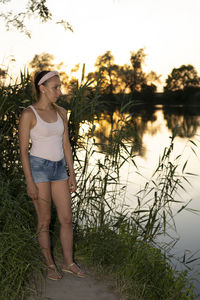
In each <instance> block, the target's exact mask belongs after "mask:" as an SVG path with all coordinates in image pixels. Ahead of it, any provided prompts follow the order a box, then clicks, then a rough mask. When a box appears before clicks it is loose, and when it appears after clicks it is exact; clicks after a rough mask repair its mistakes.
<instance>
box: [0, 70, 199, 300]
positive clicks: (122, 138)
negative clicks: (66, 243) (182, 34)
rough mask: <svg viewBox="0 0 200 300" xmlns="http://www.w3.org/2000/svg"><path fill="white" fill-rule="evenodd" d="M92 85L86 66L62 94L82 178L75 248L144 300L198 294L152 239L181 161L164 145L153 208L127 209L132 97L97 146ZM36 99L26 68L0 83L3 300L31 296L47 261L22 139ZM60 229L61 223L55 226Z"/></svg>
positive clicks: (74, 204) (0, 268)
mask: <svg viewBox="0 0 200 300" xmlns="http://www.w3.org/2000/svg"><path fill="white" fill-rule="evenodd" d="M90 84H91V82H89V81H86V82H85V81H84V68H83V76H82V81H81V82H80V84H79V83H77V85H76V88H75V90H74V94H73V96H72V98H71V102H70V103H68V102H66V101H65V98H63V99H61V100H60V103H61V104H62V105H63V106H64V107H66V108H68V109H70V110H71V111H70V117H69V132H70V138H71V142H72V148H73V156H74V161H75V172H76V174H77V180H78V190H77V192H76V193H75V194H74V196H73V199H72V209H73V225H74V236H75V242H76V243H75V250H76V251H75V254H78V251H79V253H80V254H81V255H83V256H85V258H88V259H89V260H90V261H91V262H93V263H94V264H95V265H99V266H101V268H104V269H105V270H109V271H113V273H112V274H115V275H113V276H116V277H115V278H116V281H117V282H118V285H119V286H120V287H121V289H122V290H123V292H124V293H125V294H131V293H133V292H134V293H135V297H136V298H135V299H141V300H142V299H147V297H148V296H147V295H150V297H151V298H149V299H160V298H158V295H160V294H162V293H163V295H164V296H165V298H164V297H163V299H169V300H172V299H174V300H175V299H181V300H182V299H193V298H192V291H191V290H190V289H188V290H187V284H188V281H187V276H186V274H184V273H181V274H177V275H175V273H174V272H173V271H172V269H171V268H170V267H169V265H168V262H167V260H166V259H165V257H164V256H163V255H162V253H161V251H160V250H159V249H156V248H155V247H153V246H152V245H153V241H154V239H155V238H156V236H157V234H158V233H160V232H161V231H163V227H162V226H161V225H162V224H164V225H165V221H164V222H163V220H166V218H165V219H163V214H162V212H163V211H164V210H165V206H167V205H168V207H169V206H170V203H172V202H173V201H172V199H171V198H170V197H168V193H171V194H172V192H173V191H174V192H176V186H177V184H179V185H180V181H178V182H177V181H176V178H174V175H176V174H175V169H176V166H173V165H171V164H170V160H167V159H168V158H169V153H168V151H171V150H172V148H173V147H172V146H171V148H170V150H165V151H166V152H165V153H164V155H163V158H162V160H161V161H160V167H161V166H162V168H163V169H162V170H161V169H160V167H159V168H158V170H156V173H157V174H158V178H161V181H160V182H159V181H158V183H157V185H156V184H154V185H155V186H154V190H155V193H156V192H157V198H156V197H154V207H153V210H152V209H151V207H149V209H146V211H143V209H142V206H140V207H138V208H137V211H134V212H133V214H130V210H129V208H128V207H125V206H121V203H120V202H119V201H118V200H117V199H118V197H121V196H122V195H123V193H124V191H125V188H126V187H125V186H121V184H120V182H119V176H120V168H121V166H123V164H124V163H125V162H126V161H128V160H130V161H132V163H133V164H134V148H133V147H130V146H129V144H128V142H129V137H130V136H129V132H128V133H127V131H128V128H130V124H131V123H130V122H131V121H130V120H131V119H132V117H130V118H123V117H122V115H123V113H124V112H126V109H127V110H128V108H127V103H126V104H125V105H123V106H121V107H120V108H119V114H121V115H119V127H118V128H116V127H114V126H113V127H111V128H112V129H111V133H110V136H109V138H108V141H109V143H108V144H107V145H106V147H105V145H104V148H103V149H104V151H103V152H102V151H101V152H100V151H99V148H98V147H99V143H98V142H96V141H95V138H96V137H95V130H96V123H95V121H97V120H98V119H99V118H100V115H99V114H98V109H99V108H103V105H104V103H102V102H101V99H100V98H99V94H98V88H96V89H94V90H93V93H94V94H93V97H92V98H90V93H89V94H88V90H89V89H90ZM27 98H28V99H30V100H27ZM31 100H32V91H31V87H30V81H29V74H28V73H27V74H21V82H20V84H17V85H14V86H8V87H2V88H1V93H0V111H1V119H0V127H1V129H2V130H1V144H0V153H1V164H2V165H1V168H0V170H1V173H0V174H1V178H2V180H1V182H2V184H1V186H0V196H1V202H0V230H1V239H0V253H1V255H0V258H1V259H0V279H1V283H0V284H1V286H0V287H1V289H0V298H2V299H4V300H7V299H9V300H10V299H12V300H18V299H20V300H21V299H26V296H27V295H28V293H29V286H28V282H29V279H31V278H32V274H34V273H35V272H36V273H38V272H39V270H40V269H41V267H42V263H41V262H39V261H40V256H39V254H38V248H37V245H36V235H35V233H34V227H35V225H34V224H35V217H34V216H35V214H34V210H33V206H32V205H31V203H30V200H29V199H28V198H27V196H26V192H25V184H24V177H23V173H22V170H21V167H20V163H19V151H18V138H17V125H18V117H19V114H20V112H21V111H22V109H23V108H24V107H25V106H27V105H29V103H31ZM131 105H132V104H131ZM100 111H101V109H100ZM83 124H84V125H85V124H87V125H88V130H86V131H85V132H82V133H81V132H80V129H82V125H83ZM128 125H129V126H128ZM174 168H175V169H174ZM161 171H163V172H161ZM163 182H164V183H163ZM153 183H154V182H153ZM154 190H153V192H154ZM146 192H147V193H148V194H149V186H148V185H146V186H145V188H144V190H143V191H141V194H142V193H143V195H144V194H145V193H146ZM155 193H154V196H155ZM145 195H146V194H145ZM167 197H168V198H167ZM138 199H139V194H138ZM141 199H142V198H140V202H141ZM143 199H145V197H144V198H143ZM166 213H168V212H167V210H166ZM160 219H161V220H160ZM158 225H159V226H158ZM158 229H159V230H158ZM56 230H58V228H57V227H55V228H54V233H55V232H56ZM56 237H58V235H54V238H55V239H56ZM27 248H28V250H27ZM21 254H23V255H21ZM97 262H98V263H97ZM106 266H108V269H107V268H106ZM13 270H14V271H13ZM161 278H163V280H161ZM11 287H12V288H11ZM175 296H176V298H175ZM22 297H23V298H22ZM156 297H157V298H156ZM167 297H168V298H167ZM184 297H185V298H184Z"/></svg>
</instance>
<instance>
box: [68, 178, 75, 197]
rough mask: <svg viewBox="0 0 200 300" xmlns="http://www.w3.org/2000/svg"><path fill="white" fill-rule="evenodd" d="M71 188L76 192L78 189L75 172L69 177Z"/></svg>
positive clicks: (71, 190)
mask: <svg viewBox="0 0 200 300" xmlns="http://www.w3.org/2000/svg"><path fill="white" fill-rule="evenodd" d="M68 185H69V190H70V192H71V193H73V192H75V191H76V189H77V184H76V178H75V176H74V175H73V174H71V175H70V176H69V179H68Z"/></svg>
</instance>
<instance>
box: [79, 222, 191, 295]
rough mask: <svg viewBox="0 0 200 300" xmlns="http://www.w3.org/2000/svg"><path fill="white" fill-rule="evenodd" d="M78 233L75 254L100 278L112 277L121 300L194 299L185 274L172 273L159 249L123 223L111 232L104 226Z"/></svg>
mask: <svg viewBox="0 0 200 300" xmlns="http://www.w3.org/2000/svg"><path fill="white" fill-rule="evenodd" d="M82 234H83V235H80V236H79V238H78V241H77V252H78V254H79V255H80V256H81V257H82V258H84V260H85V262H86V263H87V264H89V265H91V266H95V268H96V269H97V270H98V272H100V273H101V274H102V275H105V274H110V275H111V276H112V278H115V280H116V282H117V287H116V288H117V289H118V290H120V292H121V293H122V294H123V296H124V297H123V299H132V300H134V299H135V300H138V299H140V300H146V299H148V300H162V299H163V300H166V299H168V300H177V299H179V300H187V299H188V300H189V299H194V295H193V292H192V290H193V286H192V284H189V285H188V280H187V272H182V273H181V272H180V273H179V272H175V271H173V270H172V268H171V267H170V266H169V264H168V263H167V261H166V258H165V256H164V255H163V254H162V252H161V250H159V249H156V248H154V247H152V246H151V245H150V244H149V243H146V242H145V241H140V240H139V238H140V237H139V236H138V233H137V231H135V230H130V229H129V225H128V224H127V223H126V221H122V222H121V224H120V225H119V224H118V226H116V227H115V228H114V229H112V230H111V229H110V225H109V224H105V225H104V226H101V227H100V228H96V227H94V228H88V229H86V230H85V232H84V233H83V232H82Z"/></svg>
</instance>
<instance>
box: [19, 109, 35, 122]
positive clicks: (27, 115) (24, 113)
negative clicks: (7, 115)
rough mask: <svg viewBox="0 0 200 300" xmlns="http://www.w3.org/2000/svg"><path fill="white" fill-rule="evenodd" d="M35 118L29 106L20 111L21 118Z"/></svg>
mask: <svg viewBox="0 0 200 300" xmlns="http://www.w3.org/2000/svg"><path fill="white" fill-rule="evenodd" d="M34 118H35V114H34V112H33V110H32V108H31V107H30V106H28V107H26V108H24V110H23V111H22V113H21V119H25V120H26V119H27V120H28V119H29V120H30V121H32V120H33V119H34Z"/></svg>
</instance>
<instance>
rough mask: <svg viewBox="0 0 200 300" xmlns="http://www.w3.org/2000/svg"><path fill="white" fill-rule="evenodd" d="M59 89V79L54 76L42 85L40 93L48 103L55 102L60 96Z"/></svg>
mask: <svg viewBox="0 0 200 300" xmlns="http://www.w3.org/2000/svg"><path fill="white" fill-rule="evenodd" d="M60 88H61V81H60V78H59V77H58V76H54V77H52V78H50V79H49V80H48V82H47V83H46V84H45V85H43V90H42V93H43V94H44V95H45V96H46V98H47V99H48V100H49V101H50V102H56V101H57V100H58V98H59V97H60V96H61V95H62V92H61V89H60Z"/></svg>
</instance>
